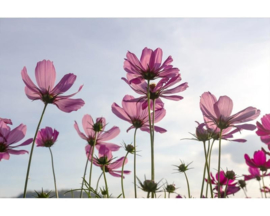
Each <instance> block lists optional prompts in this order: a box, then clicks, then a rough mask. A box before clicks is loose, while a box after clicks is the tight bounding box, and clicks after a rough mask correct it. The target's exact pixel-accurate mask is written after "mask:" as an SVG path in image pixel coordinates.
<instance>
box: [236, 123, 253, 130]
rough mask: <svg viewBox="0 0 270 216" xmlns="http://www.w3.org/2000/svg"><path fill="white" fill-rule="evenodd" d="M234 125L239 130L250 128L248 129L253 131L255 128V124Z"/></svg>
mask: <svg viewBox="0 0 270 216" xmlns="http://www.w3.org/2000/svg"><path fill="white" fill-rule="evenodd" d="M236 127H237V129H240V130H250V131H253V130H255V129H256V126H255V125H253V124H242V125H237V126H236Z"/></svg>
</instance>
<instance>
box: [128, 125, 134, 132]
mask: <svg viewBox="0 0 270 216" xmlns="http://www.w3.org/2000/svg"><path fill="white" fill-rule="evenodd" d="M133 128H135V127H134V126H133V125H131V126H130V127H129V128H128V129H127V132H129V130H131V129H133Z"/></svg>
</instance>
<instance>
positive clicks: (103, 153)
mask: <svg viewBox="0 0 270 216" xmlns="http://www.w3.org/2000/svg"><path fill="white" fill-rule="evenodd" d="M97 148H99V149H98V150H99V151H98V155H99V157H105V156H106V157H107V158H108V160H110V159H112V152H111V150H110V149H109V148H107V147H106V145H100V146H97Z"/></svg>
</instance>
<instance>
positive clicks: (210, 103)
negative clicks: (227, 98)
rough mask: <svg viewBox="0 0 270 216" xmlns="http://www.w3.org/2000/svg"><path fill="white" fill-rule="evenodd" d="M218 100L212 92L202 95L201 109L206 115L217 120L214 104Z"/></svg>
mask: <svg viewBox="0 0 270 216" xmlns="http://www.w3.org/2000/svg"><path fill="white" fill-rule="evenodd" d="M216 102H217V99H216V97H215V96H214V95H212V94H211V93H210V92H205V93H203V94H202V96H201V99H200V108H201V110H202V112H203V114H204V115H207V116H213V117H215V118H216V113H215V111H214V103H216Z"/></svg>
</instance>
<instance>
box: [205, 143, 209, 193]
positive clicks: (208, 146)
mask: <svg viewBox="0 0 270 216" xmlns="http://www.w3.org/2000/svg"><path fill="white" fill-rule="evenodd" d="M209 151H210V140H208V148H207V162H208V157H209ZM208 167H209V163H208ZM209 170H210V168H209ZM209 182H210V177H209V176H208V179H207V184H206V192H205V196H206V197H208V185H209V184H210V183H209Z"/></svg>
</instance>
